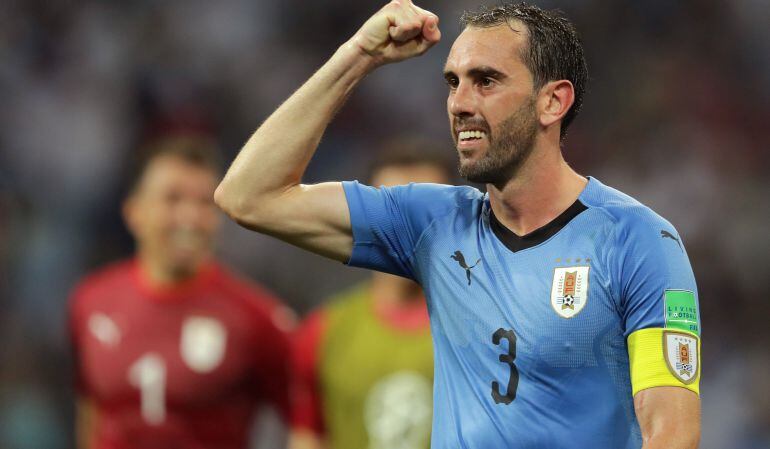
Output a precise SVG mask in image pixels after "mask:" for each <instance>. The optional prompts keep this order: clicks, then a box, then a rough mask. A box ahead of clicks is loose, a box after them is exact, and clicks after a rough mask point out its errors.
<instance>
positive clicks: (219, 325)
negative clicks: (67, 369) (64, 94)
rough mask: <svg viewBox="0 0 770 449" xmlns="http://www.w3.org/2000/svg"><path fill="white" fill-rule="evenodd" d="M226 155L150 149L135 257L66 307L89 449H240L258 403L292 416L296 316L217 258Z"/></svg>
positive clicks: (107, 271)
mask: <svg viewBox="0 0 770 449" xmlns="http://www.w3.org/2000/svg"><path fill="white" fill-rule="evenodd" d="M219 173H220V166H219V162H218V154H217V152H216V149H215V148H214V146H213V145H212V144H211V143H210V142H209V141H208V140H207V139H203V138H199V137H193V136H175V137H167V138H164V139H161V140H159V141H157V142H156V143H155V144H154V145H152V146H150V147H149V149H148V151H147V152H146V153H145V155H144V158H142V161H141V162H140V164H139V169H138V170H137V173H136V176H135V179H134V181H133V185H132V186H131V190H130V192H129V195H128V197H127V198H126V200H125V202H124V205H123V215H124V219H125V223H126V225H127V227H128V229H129V231H130V232H131V234H132V235H133V236H134V238H135V240H136V256H135V257H134V258H132V259H130V260H126V261H121V262H118V263H115V264H113V265H110V266H108V267H106V268H103V269H101V270H98V271H97V272H95V273H93V274H91V275H89V276H87V277H86V278H85V280H83V281H82V282H81V283H80V284H79V286H78V287H77V288H76V290H75V291H74V294H73V296H72V298H71V302H70V308H71V310H70V312H71V313H70V328H71V333H72V339H73V347H74V352H75V358H76V361H75V363H76V379H77V380H76V382H77V386H76V388H77V393H78V397H79V398H78V403H77V418H76V419H77V439H78V445H79V447H80V448H81V449H86V448H88V449H124V448H133V449H139V448H161V447H162V448H179V449H205V448H212V449H213V448H216V449H244V448H246V447H247V445H248V441H249V432H250V430H251V429H250V427H251V424H252V422H253V420H254V414H255V411H256V409H257V406H258V405H260V404H270V405H272V406H273V407H275V408H276V409H277V410H278V411H279V413H280V414H282V415H284V416H285V414H286V413H287V411H288V388H289V387H288V378H289V376H288V363H287V362H288V353H289V350H288V340H287V336H286V332H287V331H288V330H289V328H290V327H291V315H290V314H289V313H288V312H287V309H285V308H284V307H283V306H282V305H280V303H279V302H278V301H277V300H276V299H275V298H273V297H272V296H271V295H270V294H269V293H267V292H266V291H265V290H263V289H262V288H261V287H259V286H256V285H254V284H252V283H249V282H246V281H243V280H241V279H239V278H238V277H237V276H235V275H234V274H233V273H231V272H230V271H229V270H228V269H227V268H225V267H223V266H222V265H220V264H219V263H218V262H217V261H215V260H214V259H213V257H212V250H213V242H214V235H215V232H216V230H217V228H218V225H219V216H218V212H217V210H216V207H215V206H214V203H213V197H212V195H213V192H214V188H215V186H216V182H217V179H218V177H219Z"/></svg>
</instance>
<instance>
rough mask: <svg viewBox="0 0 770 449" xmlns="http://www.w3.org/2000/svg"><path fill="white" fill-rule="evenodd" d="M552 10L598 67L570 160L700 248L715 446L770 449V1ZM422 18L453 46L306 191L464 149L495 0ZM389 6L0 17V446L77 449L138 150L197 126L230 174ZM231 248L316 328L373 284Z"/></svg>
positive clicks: (65, 7) (260, 249)
mask: <svg viewBox="0 0 770 449" xmlns="http://www.w3.org/2000/svg"><path fill="white" fill-rule="evenodd" d="M535 3H537V4H539V5H541V6H545V7H559V8H561V9H562V10H563V11H565V13H566V14H567V16H568V17H570V18H571V19H572V20H573V21H574V22H575V23H576V25H577V28H578V30H579V31H580V33H581V35H582V38H583V41H584V45H585V48H586V51H587V56H588V63H589V72H590V75H591V79H590V84H589V92H588V94H587V97H586V100H585V105H584V109H583V112H582V113H581V115H580V116H579V117H578V118H577V120H576V122H575V124H574V125H572V128H571V130H570V133H569V136H568V139H567V141H566V144H565V148H564V151H565V155H566V158H567V160H568V161H569V162H570V163H571V164H572V165H573V166H575V167H576V168H577V169H578V171H580V172H581V173H584V174H589V175H593V176H595V177H597V178H599V179H600V180H601V181H602V182H604V183H606V184H609V185H612V186H614V187H616V188H619V189H621V190H623V191H625V192H627V193H629V194H631V195H633V196H635V197H636V198H638V199H639V200H640V201H642V202H644V203H646V204H647V205H649V206H651V207H652V208H653V209H655V210H656V211H657V212H658V213H660V214H661V215H663V216H665V217H666V218H668V219H669V220H670V221H671V222H672V223H673V224H674V225H675V226H676V227H677V228H678V230H679V232H680V233H681V235H682V236H683V238H684V240H685V242H686V244H687V248H688V251H689V254H690V258H691V261H692V265H693V268H694V270H695V274H696V278H697V280H698V285H699V290H700V305H701V315H702V322H703V328H704V331H703V339H704V340H703V348H704V355H703V371H702V373H703V380H702V385H701V390H702V400H703V424H704V428H703V442H702V445H701V447H702V448H704V449H711V448H742V449H743V448H749V449H751V448H770V384H769V383H768V382H767V379H768V378H770V350H768V348H769V347H770V329H769V328H768V325H767V323H768V321H770V301H768V290H769V288H768V286H766V285H765V282H767V281H768V279H770V268H768V267H769V266H770V237H768V235H767V233H768V219H770V201H768V197H767V196H768V194H770V188H769V187H770V177H768V174H767V171H768V168H770V167H768V165H770V164H768V162H770V151H769V150H770V148H769V147H770V126H768V120H770V101H769V100H770V26H768V24H770V3H769V2H768V1H767V0H736V1H718V0H646V1H643V2H641V1H632V0H579V1H576V0H573V1H566V0H565V1H538V2H535ZM418 4H419V5H421V6H423V7H425V8H426V9H429V10H432V11H433V12H435V13H437V14H438V15H439V16H440V17H441V19H442V23H441V28H442V31H443V33H444V39H443V41H442V42H441V43H440V44H439V45H438V46H437V48H434V49H433V50H431V51H430V52H429V53H428V54H427V55H425V56H423V57H422V58H420V59H417V60H410V61H408V62H405V63H401V64H399V65H397V66H388V67H385V68H383V69H381V70H380V71H378V72H376V73H375V74H373V75H371V76H370V77H369V78H368V79H367V80H366V81H365V82H364V83H363V85H362V86H361V88H360V89H359V90H358V91H357V92H356V93H355V94H354V96H353V97H352V98H351V99H350V101H349V102H348V104H347V106H346V107H345V108H344V110H343V111H342V112H341V113H340V115H339V116H338V117H337V119H336V120H335V122H334V123H333V125H332V126H331V128H330V129H329V131H328V132H327V134H326V136H325V138H324V140H323V142H322V144H321V148H320V150H319V152H318V154H317V157H316V158H315V159H314V160H313V163H312V165H311V168H310V171H309V174H308V179H306V181H307V182H314V181H320V180H328V179H353V178H359V177H362V176H364V175H365V173H366V165H367V162H368V161H369V160H371V158H372V157H373V156H374V154H375V150H376V148H377V146H378V144H379V143H380V142H382V141H384V140H387V139H388V138H391V137H396V136H400V135H405V134H406V135H419V136H422V137H427V138H431V139H435V140H436V141H437V142H438V143H439V144H440V145H444V146H446V150H447V151H448V152H451V151H453V150H452V144H451V139H450V137H449V132H448V126H447V119H446V112H445V96H446V88H445V86H444V83H443V80H442V76H441V68H442V65H443V62H444V59H445V58H446V55H447V53H448V50H449V47H450V45H451V43H452V41H453V40H454V38H455V37H456V36H457V34H458V33H459V25H458V18H459V15H460V13H461V12H462V10H463V9H467V8H475V7H476V6H477V3H476V2H475V1H473V2H469V1H459V0H443V1H438V0H428V1H424V2H422V3H419V2H418ZM380 6H381V3H380V2H376V1H370V0H366V1H350V0H316V1H304V0H283V1H278V0H220V1H216V2H212V1H203V0H188V1H163V2H160V1H158V2H152V1H143V0H136V1H107V0H101V1H95V0H93V1H56V0H27V1H15V0H9V1H4V2H3V3H2V5H0V61H1V62H0V105H1V106H0V342H2V344H1V345H0V448H8V449H16V448H19V449H22V448H23V449H26V448H35V449H48V448H50V449H58V448H69V447H72V444H73V443H72V433H73V432H72V427H73V426H72V421H73V420H72V414H73V413H72V390H71V387H70V382H71V376H70V371H69V366H70V361H69V357H68V351H69V349H68V345H67V337H66V326H65V323H66V300H67V296H68V293H69V290H70V288H71V287H72V286H73V284H74V283H75V282H76V281H77V280H78V278H79V277H80V276H82V275H83V274H84V273H85V272H87V271H88V270H90V269H92V268H94V267H96V266H98V265H100V264H103V263H105V262H108V261H111V260H114V259H116V258H120V257H125V256H127V255H128V254H130V252H131V250H132V245H131V239H130V237H129V236H128V234H127V232H126V230H125V228H124V227H123V225H122V221H121V218H120V214H119V207H120V201H121V198H122V195H123V192H124V189H125V182H126V178H127V176H128V169H129V167H130V165H131V161H132V159H133V157H134V154H135V152H136V151H137V148H139V147H140V146H141V145H142V144H143V143H146V142H148V141H150V140H152V139H153V138H155V137H157V136H161V135H164V134H168V133H177V132H194V133H200V134H205V135H210V136H213V137H214V138H215V139H216V140H217V141H218V142H219V143H220V144H221V146H222V148H223V150H224V152H225V157H226V159H227V160H228V161H229V160H230V159H231V158H232V157H234V155H235V154H236V152H237V151H238V149H239V148H240V146H241V144H242V143H243V142H244V141H245V140H246V138H247V137H248V136H249V134H250V133H251V132H252V131H253V129H254V128H255V127H256V126H257V125H258V124H259V123H260V122H261V121H262V120H264V119H265V118H266V117H267V115H268V114H269V113H270V112H271V111H272V110H273V109H275V108H276V107H277V106H278V104H279V103H280V102H281V101H282V100H283V99H284V98H285V97H287V96H288V95H289V94H290V93H291V92H292V91H293V90H294V89H295V88H296V87H298V85H299V84H300V83H301V82H302V81H303V80H305V79H306V78H307V77H308V76H310V74H311V73H312V72H313V71H314V70H315V69H316V68H317V67H318V66H319V65H320V64H322V62H323V61H324V60H325V59H326V58H327V57H328V56H329V55H331V53H332V52H333V51H334V50H335V49H336V48H337V46H338V45H340V44H341V43H342V42H343V41H344V40H346V39H347V38H348V37H349V36H351V35H352V34H353V33H354V32H355V30H356V29H357V28H358V26H359V25H360V24H361V23H363V21H364V20H365V19H366V18H368V16H369V15H371V14H372V13H373V12H374V11H375V10H377V9H378V8H379V7H380ZM276 150H277V151H278V150H280V149H279V148H277V149H276ZM220 254H221V256H222V258H223V259H224V260H225V261H226V262H228V263H230V264H231V265H233V266H234V267H236V268H237V269H238V270H240V271H241V272H242V273H244V274H246V275H248V276H250V277H252V278H254V279H256V280H258V281H260V282H262V283H264V284H265V285H267V286H268V287H269V288H271V289H272V290H274V291H275V292H276V293H277V294H278V295H280V296H281V297H282V298H283V299H284V300H285V301H286V302H287V303H288V304H289V305H291V306H292V307H293V308H294V309H295V310H296V311H297V312H298V313H300V314H304V313H306V312H307V311H308V310H309V309H310V308H312V307H313V306H314V305H316V304H318V303H319V302H321V301H322V300H323V299H324V298H325V297H326V296H327V295H328V294H330V293H332V292H333V291H335V290H337V289H339V288H341V287H343V286H346V285H349V284H350V283H352V282H354V281H356V280H358V279H361V278H362V277H364V276H365V275H366V273H365V272H363V271H360V270H355V269H348V268H345V267H343V266H341V265H340V264H337V263H334V262H328V261H325V260H323V259H321V258H320V257H316V256H313V255H309V254H307V253H304V252H302V251H300V250H297V249H294V248H291V247H289V246H287V245H285V244H283V243H280V242H277V241H273V240H270V239H269V238H266V237H262V236H259V235H256V234H251V233H248V232H246V231H243V230H240V229H238V228H237V226H235V225H233V224H231V223H226V224H225V226H224V229H223V232H222V236H221V245H220Z"/></svg>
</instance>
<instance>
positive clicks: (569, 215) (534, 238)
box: [489, 200, 588, 252]
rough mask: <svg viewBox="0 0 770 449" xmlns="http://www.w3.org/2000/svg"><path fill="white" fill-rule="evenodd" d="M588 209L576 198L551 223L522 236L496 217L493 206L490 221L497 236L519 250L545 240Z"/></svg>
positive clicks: (490, 211)
mask: <svg viewBox="0 0 770 449" xmlns="http://www.w3.org/2000/svg"><path fill="white" fill-rule="evenodd" d="M586 209H588V207H586V205H585V204H583V203H581V202H580V200H576V201H575V202H574V203H572V205H571V206H570V207H568V208H567V210H565V211H564V212H562V213H561V214H560V215H559V216H558V217H556V218H554V219H553V220H551V222H550V223H548V224H546V225H544V226H542V227H540V228H538V229H535V230H534V231H532V232H530V233H529V234H527V235H525V236H522V237H519V236H518V235H516V234H515V233H514V232H513V231H511V230H510V229H508V228H506V227H505V226H504V225H503V224H502V223H500V222H499V221H498V220H497V217H495V213H494V212H493V211H492V208H491V207H490V208H489V222H490V226H491V227H492V232H494V233H495V236H497V238H498V239H499V240H500V241H501V242H502V243H503V245H505V246H506V247H508V249H510V250H511V251H513V252H517V251H521V250H523V249H527V248H532V247H533V246H537V245H539V244H541V243H543V242H545V241H546V240H548V239H549V238H551V237H552V236H553V235H554V234H556V233H557V232H559V231H560V230H561V229H562V228H563V227H564V226H566V225H567V223H569V222H570V221H572V219H573V218H575V217H577V216H578V215H579V214H580V213H581V212H583V211H584V210H586Z"/></svg>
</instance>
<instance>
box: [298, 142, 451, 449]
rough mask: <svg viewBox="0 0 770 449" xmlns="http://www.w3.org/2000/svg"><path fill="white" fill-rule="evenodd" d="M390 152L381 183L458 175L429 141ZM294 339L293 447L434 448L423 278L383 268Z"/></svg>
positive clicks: (378, 169)
mask: <svg viewBox="0 0 770 449" xmlns="http://www.w3.org/2000/svg"><path fill="white" fill-rule="evenodd" d="M431 150H432V151H431ZM381 154H382V157H381V158H380V159H379V160H377V161H376V162H375V164H374V165H373V167H372V169H371V170H370V176H369V178H370V181H371V183H372V185H375V186H380V185H385V186H394V185H403V184H408V183H410V182H430V183H442V184H446V183H448V182H450V181H451V179H452V178H453V167H451V165H450V164H449V163H447V161H446V159H445V158H443V157H441V156H439V155H440V154H441V152H440V150H439V149H435V148H432V145H431V144H430V143H428V142H423V141H420V140H408V139H407V140H402V141H394V142H391V143H390V144H389V145H387V146H386V147H385V148H384V149H383V151H382V152H381ZM293 343H294V356H293V366H294V369H293V374H294V375H295V391H294V393H295V394H293V395H292V397H293V404H292V405H293V408H292V417H291V418H292V419H291V421H292V422H291V425H292V435H291V443H290V449H322V448H324V449H366V448H371V449H428V447H429V446H430V429H431V417H432V402H433V401H432V394H433V393H432V386H433V345H432V343H431V335H430V323H429V319H428V311H427V308H426V305H425V298H424V297H423V294H422V290H421V288H420V286H419V285H418V284H416V283H415V282H413V281H411V280H408V279H405V278H402V277H398V276H393V275H390V274H385V273H374V274H372V277H371V280H370V281H369V282H366V283H364V284H362V285H358V286H356V287H354V288H351V289H349V290H347V291H344V292H342V293H341V294H339V295H337V296H335V297H334V298H333V299H332V300H331V301H330V302H329V303H328V304H326V305H325V306H322V307H321V308H319V309H318V310H317V311H315V312H314V313H312V314H311V315H310V316H309V317H308V318H307V319H306V320H305V322H304V323H303V324H302V326H301V327H300V328H299V330H298V332H297V334H296V336H295V338H294V339H293Z"/></svg>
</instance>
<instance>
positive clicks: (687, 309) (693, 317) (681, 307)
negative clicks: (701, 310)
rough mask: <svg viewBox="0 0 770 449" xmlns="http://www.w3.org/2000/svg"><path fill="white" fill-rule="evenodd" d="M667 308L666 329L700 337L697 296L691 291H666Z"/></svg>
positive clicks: (664, 297) (665, 304)
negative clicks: (690, 333)
mask: <svg viewBox="0 0 770 449" xmlns="http://www.w3.org/2000/svg"><path fill="white" fill-rule="evenodd" d="M663 302H664V307H665V308H666V312H665V313H666V328H667V329H679V330H683V331H687V332H692V333H694V334H696V335H700V323H699V322H698V305H697V303H696V301H695V294H694V293H693V292H691V291H689V290H666V291H665V292H664V293H663Z"/></svg>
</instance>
